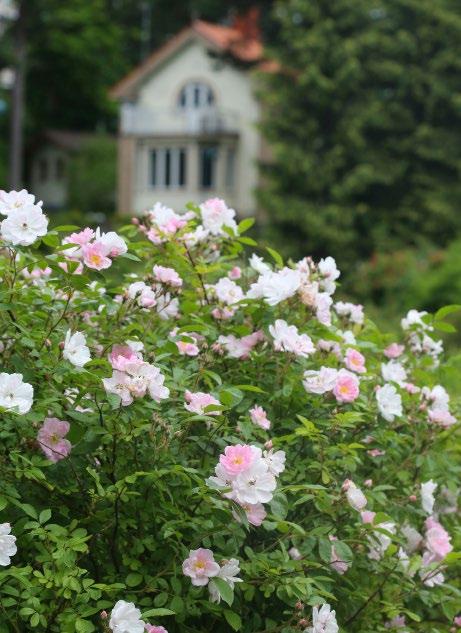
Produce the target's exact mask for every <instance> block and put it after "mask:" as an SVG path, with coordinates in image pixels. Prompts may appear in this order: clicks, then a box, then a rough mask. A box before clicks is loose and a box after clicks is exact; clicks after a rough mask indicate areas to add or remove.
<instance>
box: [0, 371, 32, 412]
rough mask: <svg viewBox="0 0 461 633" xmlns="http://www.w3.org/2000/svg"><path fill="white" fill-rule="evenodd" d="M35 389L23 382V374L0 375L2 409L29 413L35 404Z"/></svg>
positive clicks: (0, 404)
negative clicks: (33, 403)
mask: <svg viewBox="0 0 461 633" xmlns="http://www.w3.org/2000/svg"><path fill="white" fill-rule="evenodd" d="M33 397H34V388H33V387H32V385H29V383H27V382H23V378H22V374H6V373H1V374H0V407H2V408H3V409H7V410H8V411H17V412H18V413H20V414H24V413H27V412H28V411H29V410H30V408H31V406H32V402H33Z"/></svg>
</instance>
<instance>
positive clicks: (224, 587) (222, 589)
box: [210, 577, 234, 606]
mask: <svg viewBox="0 0 461 633" xmlns="http://www.w3.org/2000/svg"><path fill="white" fill-rule="evenodd" d="M210 583H213V584H214V585H215V587H216V589H217V590H218V591H219V594H220V596H221V598H222V599H223V600H224V602H225V603H226V604H228V605H229V606H232V603H233V602H234V590H233V589H232V587H231V586H230V585H229V584H228V583H227V582H226V581H225V580H223V579H222V578H218V577H215V578H213V579H212V580H210Z"/></svg>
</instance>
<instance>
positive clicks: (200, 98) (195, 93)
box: [178, 81, 214, 110]
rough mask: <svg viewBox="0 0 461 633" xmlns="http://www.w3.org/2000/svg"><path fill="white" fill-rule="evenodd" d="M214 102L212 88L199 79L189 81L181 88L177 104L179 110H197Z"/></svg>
mask: <svg viewBox="0 0 461 633" xmlns="http://www.w3.org/2000/svg"><path fill="white" fill-rule="evenodd" d="M213 103H214V94H213V90H212V89H211V88H210V86H208V84H205V83H203V82H201V81H191V82H189V83H188V84H186V85H185V86H183V87H182V88H181V92H180V93H179V98H178V106H179V107H180V108H181V110H198V109H200V108H207V107H209V106H211V105H213Z"/></svg>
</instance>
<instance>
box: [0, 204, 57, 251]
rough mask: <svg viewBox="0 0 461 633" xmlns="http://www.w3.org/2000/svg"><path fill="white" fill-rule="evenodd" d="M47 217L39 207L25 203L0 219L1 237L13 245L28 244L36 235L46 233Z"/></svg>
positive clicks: (40, 235) (33, 240) (32, 241)
mask: <svg viewBox="0 0 461 633" xmlns="http://www.w3.org/2000/svg"><path fill="white" fill-rule="evenodd" d="M47 228H48V218H47V217H46V215H45V214H44V213H43V211H42V209H41V207H39V206H37V205H27V206H24V207H20V208H19V209H17V210H15V211H12V212H10V213H9V215H8V216H7V217H6V218H5V219H4V220H3V221H2V223H1V225H0V230H1V234H2V238H3V239H4V240H5V241H6V242H9V243H11V244H13V245H15V246H17V245H18V246H30V245H31V244H33V243H34V242H35V240H36V239H37V238H38V237H42V236H43V235H46V230H47Z"/></svg>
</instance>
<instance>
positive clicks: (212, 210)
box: [200, 198, 237, 236]
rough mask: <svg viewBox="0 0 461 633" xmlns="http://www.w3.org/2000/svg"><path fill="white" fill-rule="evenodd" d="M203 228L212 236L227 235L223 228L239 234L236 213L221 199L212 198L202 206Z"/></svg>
mask: <svg viewBox="0 0 461 633" xmlns="http://www.w3.org/2000/svg"><path fill="white" fill-rule="evenodd" d="M200 213H201V215H202V222H203V227H204V229H205V230H206V231H208V232H209V233H211V235H222V236H225V235H227V234H226V232H225V231H224V230H223V227H227V228H229V229H231V230H232V232H233V233H237V223H236V222H235V211H234V209H230V208H229V207H228V206H227V205H226V203H225V202H224V200H222V199H221V198H210V199H209V200H206V201H205V202H204V203H203V204H201V205H200Z"/></svg>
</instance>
